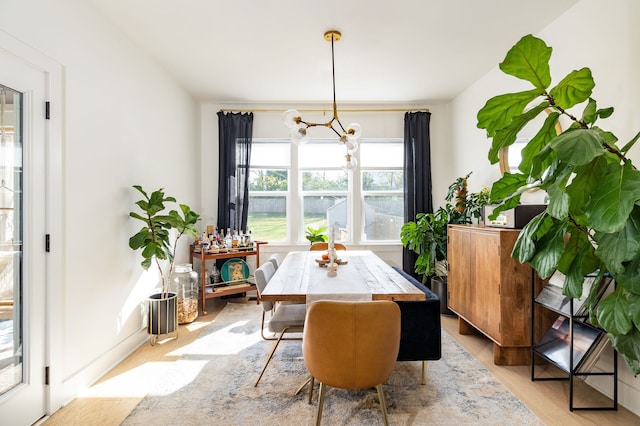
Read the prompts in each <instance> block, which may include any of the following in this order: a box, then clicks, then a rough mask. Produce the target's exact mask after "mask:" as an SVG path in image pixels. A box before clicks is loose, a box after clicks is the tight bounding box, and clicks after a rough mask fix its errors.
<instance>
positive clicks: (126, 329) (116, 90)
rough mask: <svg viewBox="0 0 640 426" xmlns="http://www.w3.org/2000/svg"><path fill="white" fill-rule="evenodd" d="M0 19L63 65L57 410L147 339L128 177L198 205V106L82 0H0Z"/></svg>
mask: <svg viewBox="0 0 640 426" xmlns="http://www.w3.org/2000/svg"><path fill="white" fill-rule="evenodd" d="M0 29H1V30H2V31H4V32H6V33H8V34H10V35H11V36H13V37H15V38H16V39H18V40H20V41H21V42H23V43H25V44H27V45H29V46H32V47H33V48H34V49H36V50H38V51H40V52H43V53H44V54H45V55H47V56H48V57H51V58H53V59H54V60H55V61H56V62H57V63H59V64H61V66H62V68H63V70H64V71H63V72H64V81H63V85H64V88H63V97H64V99H63V100H62V103H63V104H64V110H63V111H52V114H62V115H64V118H63V124H62V125H63V135H62V138H63V147H62V148H63V164H62V170H63V172H62V173H63V188H62V193H63V200H61V203H62V215H63V219H62V220H63V225H62V229H51V232H52V239H54V240H55V241H57V242H58V243H60V242H61V243H60V245H59V246H60V247H61V250H63V254H62V256H61V258H62V259H63V265H62V271H63V273H62V277H60V280H58V281H59V282H52V283H49V284H50V285H52V286H54V287H53V288H54V289H58V290H59V292H60V294H62V295H63V296H62V299H63V301H62V305H61V306H56V307H55V312H51V313H50V315H54V316H56V317H59V316H62V317H63V320H62V321H61V323H62V324H63V329H62V330H54V334H55V335H54V336H52V337H53V338H52V341H51V345H52V347H53V349H52V351H53V353H54V356H53V361H54V362H53V364H52V366H51V367H52V370H53V371H54V372H55V373H52V376H53V377H59V378H60V383H58V386H57V387H56V388H57V389H60V391H59V392H56V395H53V401H54V402H53V407H52V408H53V410H55V409H56V408H57V406H59V404H60V403H61V402H65V401H66V400H68V399H70V398H72V397H74V396H75V394H76V392H77V391H78V390H79V389H81V388H82V387H84V386H86V385H87V384H89V383H90V382H92V381H93V380H95V379H96V378H98V377H99V376H100V375H101V374H103V373H104V372H106V371H107V370H108V369H109V368H110V367H111V366H113V365H114V364H115V363H117V362H118V361H119V360H120V359H121V358H123V357H124V356H125V355H126V354H128V353H129V352H130V351H131V350H133V349H134V348H135V347H137V346H138V345H139V344H140V343H142V342H143V341H144V340H145V339H147V335H146V331H144V330H143V329H142V323H143V317H142V313H141V312H142V309H141V308H142V306H143V304H144V298H145V296H146V295H147V294H148V293H149V292H150V291H151V290H152V288H153V287H154V286H155V283H156V279H155V278H154V277H153V276H147V277H145V276H144V275H143V274H142V269H141V267H140V266H139V262H140V260H141V259H140V256H139V255H136V254H134V253H133V252H132V251H131V250H130V249H129V248H128V239H129V236H131V235H133V234H134V233H135V232H136V231H137V229H139V225H138V224H135V223H133V219H130V218H129V217H128V212H129V211H130V210H131V209H132V208H133V207H134V206H133V202H134V201H136V200H137V199H138V198H137V196H136V194H135V191H134V190H133V189H132V188H131V185H133V184H141V185H142V186H143V187H146V188H148V189H157V188H160V187H164V188H165V189H166V191H167V193H168V194H169V195H173V196H175V197H176V198H177V199H178V200H179V201H180V202H183V203H187V204H189V205H191V207H192V208H193V209H194V210H196V211H198V210H199V208H200V206H199V190H200V180H199V164H198V161H197V159H198V156H199V135H198V134H197V129H198V127H199V116H198V108H197V104H196V102H195V101H194V100H193V98H192V97H191V96H190V95H189V94H187V93H186V92H185V91H184V90H183V89H182V88H181V87H180V86H178V85H177V84H176V83H175V81H174V80H173V79H172V78H171V77H170V76H169V75H168V74H167V73H166V72H165V71H164V70H163V69H161V68H160V67H159V66H158V65H156V64H155V63H154V62H152V61H151V60H150V59H149V58H148V57H147V55H146V54H145V53H144V52H142V51H141V50H139V49H138V48H137V47H136V46H134V45H132V44H131V42H130V41H129V40H128V39H126V38H125V37H123V36H122V35H121V33H120V32H119V31H118V30H117V29H116V28H114V27H113V26H112V25H111V24H110V23H109V22H107V21H106V20H105V19H104V18H103V17H102V15H100V14H98V13H96V12H95V10H94V9H93V8H92V7H91V6H90V5H88V4H87V2H84V1H81V0H56V1H55V2H47V1H41V0H4V1H3V2H2V13H1V14H0ZM179 257H180V258H181V259H182V260H186V259H187V258H188V254H187V252H186V249H185V247H183V248H182V250H181V252H180V253H179ZM146 278H148V279H146ZM56 354H57V356H56ZM56 359H57V360H58V361H59V362H58V363H57V364H56V362H55V361H56ZM54 385H55V384H54Z"/></svg>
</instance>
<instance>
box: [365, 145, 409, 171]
mask: <svg viewBox="0 0 640 426" xmlns="http://www.w3.org/2000/svg"><path fill="white" fill-rule="evenodd" d="M359 152H360V166H361V167H363V168H366V167H390V168H391V167H398V168H403V164H402V163H403V162H404V148H403V143H402V142H401V141H398V142H395V143H394V142H369V143H367V142H364V141H363V142H362V144H361V145H360V150H359Z"/></svg>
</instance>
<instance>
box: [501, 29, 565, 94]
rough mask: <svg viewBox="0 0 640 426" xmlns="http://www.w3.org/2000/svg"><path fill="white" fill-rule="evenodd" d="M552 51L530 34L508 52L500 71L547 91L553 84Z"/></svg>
mask: <svg viewBox="0 0 640 426" xmlns="http://www.w3.org/2000/svg"><path fill="white" fill-rule="evenodd" d="M552 50H553V49H551V48H550V47H549V46H547V45H546V43H545V42H544V41H542V40H540V39H539V38H536V37H534V36H532V35H531V34H528V35H526V36H524V37H522V38H521V39H520V40H519V41H518V42H517V43H516V44H515V45H514V46H513V47H512V48H511V49H510V50H509V51H508V52H507V56H506V57H505V58H504V61H502V63H500V69H501V70H502V71H503V72H504V73H505V74H510V75H512V76H514V77H517V78H521V79H523V80H527V81H529V82H531V84H533V85H534V86H535V87H536V88H538V89H546V88H547V87H549V85H550V84H551V72H550V71H549V59H550V58H551V52H552Z"/></svg>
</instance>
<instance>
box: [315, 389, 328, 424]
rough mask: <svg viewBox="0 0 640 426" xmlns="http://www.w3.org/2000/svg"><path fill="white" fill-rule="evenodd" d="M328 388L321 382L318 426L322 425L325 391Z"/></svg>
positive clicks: (317, 414) (317, 416)
mask: <svg viewBox="0 0 640 426" xmlns="http://www.w3.org/2000/svg"><path fill="white" fill-rule="evenodd" d="M325 391H326V388H325V386H324V383H322V382H320V394H319V395H318V412H317V413H316V426H320V422H321V421H322V406H323V405H324V393H325Z"/></svg>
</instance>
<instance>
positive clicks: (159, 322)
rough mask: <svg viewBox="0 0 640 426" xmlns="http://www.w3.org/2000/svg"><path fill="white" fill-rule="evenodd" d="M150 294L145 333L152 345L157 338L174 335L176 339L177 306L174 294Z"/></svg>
mask: <svg viewBox="0 0 640 426" xmlns="http://www.w3.org/2000/svg"><path fill="white" fill-rule="evenodd" d="M164 296H165V297H163V294H162V293H158V294H152V295H151V296H149V310H148V318H147V332H148V333H149V335H150V336H151V345H154V344H155V342H156V340H157V338H158V336H160V335H163V334H171V333H175V337H178V305H177V300H176V299H177V296H176V294H175V293H166V294H164Z"/></svg>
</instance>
